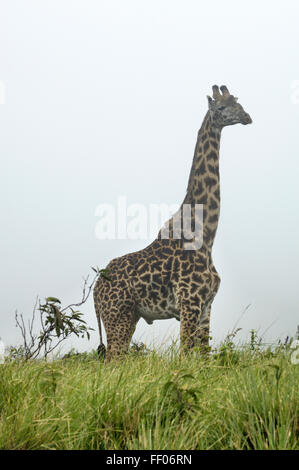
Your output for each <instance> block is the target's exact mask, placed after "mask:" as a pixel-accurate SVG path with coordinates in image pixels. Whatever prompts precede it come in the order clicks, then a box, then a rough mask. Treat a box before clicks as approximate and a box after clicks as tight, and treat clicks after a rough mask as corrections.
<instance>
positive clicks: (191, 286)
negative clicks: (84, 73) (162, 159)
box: [94, 86, 251, 360]
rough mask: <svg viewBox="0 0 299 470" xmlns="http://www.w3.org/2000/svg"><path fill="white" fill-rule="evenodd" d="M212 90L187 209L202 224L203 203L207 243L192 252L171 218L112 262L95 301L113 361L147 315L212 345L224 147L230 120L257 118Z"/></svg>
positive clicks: (190, 339)
mask: <svg viewBox="0 0 299 470" xmlns="http://www.w3.org/2000/svg"><path fill="white" fill-rule="evenodd" d="M221 90H222V91H223V95H221V94H220V92H219V89H218V87H217V86H214V87H213V97H214V100H212V99H211V98H210V97H208V98H209V111H208V112H207V114H206V116H205V119H204V121H203V124H202V126H201V128H200V130H199V133H198V138H197V143H196V147H195V153H194V158H193V164H192V168H191V173H190V177H189V183H188V188H187V193H186V197H185V199H184V201H183V204H182V206H181V208H180V209H179V212H178V213H180V214H182V211H183V206H184V205H189V207H190V208H191V225H192V226H193V229H194V226H195V227H196V223H195V222H196V220H195V214H196V212H195V207H196V205H197V204H202V205H203V235H202V244H201V246H200V247H195V248H194V249H190V248H189V249H186V247H187V246H188V245H187V243H190V240H189V239H188V240H187V239H186V238H184V236H185V235H186V233H185V232H184V234H183V232H182V231H180V233H181V234H182V236H181V238H178V237H177V234H176V236H174V216H173V217H172V218H171V219H170V221H169V229H170V230H169V237H168V239H164V238H163V235H162V233H163V232H161V230H160V232H159V235H158V237H157V239H156V240H154V241H153V243H151V244H150V245H149V246H147V247H146V248H145V249H143V250H140V251H137V252H135V253H129V254H127V255H124V256H121V257H120V258H116V259H114V260H112V261H111V262H110V263H109V265H108V266H107V273H108V277H109V280H108V279H105V278H103V277H100V278H99V279H98V281H97V283H96V285H95V289H94V300H95V309H96V313H97V318H98V322H99V328H100V327H101V324H100V321H101V319H102V321H103V323H104V326H105V329H106V334H107V360H110V359H111V358H113V357H117V356H119V355H121V354H122V353H124V352H126V351H127V349H128V346H129V343H130V340H131V338H132V335H133V332H134V330H135V327H136V324H137V322H138V320H139V319H140V318H144V319H145V320H146V321H147V323H149V324H151V323H152V322H153V321H154V320H162V319H168V318H176V319H177V320H179V321H180V337H181V344H182V345H183V346H184V347H185V348H186V349H189V348H192V347H193V346H195V345H196V344H199V343H200V344H201V345H202V346H204V347H205V346H207V345H208V340H209V325H210V310H211V304H212V302H213V299H214V297H215V295H216V293H217V290H218V288H219V284H220V278H219V275H218V273H217V271H216V269H215V267H214V265H213V261H212V256H211V250H212V246H213V242H214V238H215V234H216V230H217V225H218V219H219V210H220V188H219V146H220V136H221V130H222V128H223V127H224V126H226V125H231V124H236V123H237V122H241V123H243V124H248V123H250V122H251V118H250V116H249V115H248V114H247V113H245V111H244V110H243V108H242V106H241V105H239V104H237V102H236V99H235V98H234V97H233V96H232V95H230V94H229V93H228V90H227V88H226V87H221Z"/></svg>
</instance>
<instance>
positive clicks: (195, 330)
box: [177, 292, 204, 351]
mask: <svg viewBox="0 0 299 470" xmlns="http://www.w3.org/2000/svg"><path fill="white" fill-rule="evenodd" d="M203 305H204V304H203V301H202V299H201V298H200V297H197V296H192V297H190V296H188V295H187V293H186V292H180V293H179V294H178V300H177V308H178V309H179V311H180V341H181V351H187V350H190V349H192V348H194V347H195V346H198V344H199V333H200V331H199V319H200V317H201V315H202V311H203Z"/></svg>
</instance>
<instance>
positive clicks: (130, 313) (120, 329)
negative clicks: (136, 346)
mask: <svg viewBox="0 0 299 470" xmlns="http://www.w3.org/2000/svg"><path fill="white" fill-rule="evenodd" d="M138 320H139V317H138V316H137V315H136V314H135V312H134V309H133V308H132V309H130V310H124V309H121V310H118V311H117V312H116V311H114V312H110V313H109V315H107V316H104V318H103V323H104V326H105V330H106V336H107V352H106V358H105V362H109V361H111V359H117V358H120V357H121V356H123V355H124V354H125V353H126V352H127V351H128V349H129V345H130V341H131V339H132V336H133V333H134V331H135V328H136V324H137V322H138Z"/></svg>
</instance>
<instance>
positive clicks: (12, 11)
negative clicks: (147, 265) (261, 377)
mask: <svg viewBox="0 0 299 470" xmlns="http://www.w3.org/2000/svg"><path fill="white" fill-rule="evenodd" d="M0 11H1V14H0V81H1V83H3V84H4V85H5V102H4V103H3V104H1V105H0V121H1V122H0V155H1V167H2V171H1V176H0V178H1V182H0V188H1V201H0V204H1V207H0V210H1V245H0V250H1V254H0V256H1V274H0V275H1V311H0V321H1V326H0V336H1V337H2V339H3V340H4V342H5V343H6V344H15V343H16V342H17V341H18V339H19V336H18V331H17V330H16V328H15V326H14V311H15V309H18V311H19V312H23V313H24V315H25V316H27V315H28V316H30V314H31V310H32V307H33V304H34V301H35V298H36V296H37V295H39V296H40V297H41V298H44V297H46V296H50V295H52V296H56V297H59V298H60V299H61V300H62V301H63V303H64V304H66V303H68V302H70V301H73V300H74V301H77V300H78V299H79V298H80V296H81V290H80V287H81V284H82V276H85V275H86V274H88V273H89V272H91V271H90V266H95V265H98V266H99V267H104V266H105V265H106V264H107V263H108V262H109V260H110V259H112V258H114V257H116V256H119V255H122V254H125V253H127V252H130V251H135V250H137V249H141V248H143V247H144V246H146V245H147V244H148V243H149V242H150V241H151V240H137V241H132V240H119V241H117V240H116V241H99V240H97V239H96V237H95V226H96V222H97V218H96V217H95V209H96V207H97V206H98V205H99V204H100V203H104V202H106V203H107V202H108V203H113V204H115V203H116V202H117V197H118V196H120V195H125V196H126V197H127V200H128V204H132V203H142V204H145V205H148V204H150V203H157V204H160V203H162V202H164V203H168V204H173V203H181V202H182V200H183V198H184V195H185V191H186V187H187V182H188V176H189V171H190V167H191V162H192V157H193V150H194V146H195V141H196V135H197V131H198V129H199V127H200V125H201V123H202V120H203V117H204V115H205V113H206V110H207V100H206V95H207V94H211V86H212V85H213V84H214V83H217V84H219V85H221V84H226V85H227V86H228V88H229V90H230V91H231V93H232V94H234V95H235V96H238V97H239V102H240V103H241V104H242V105H243V106H244V108H245V109H246V111H248V112H249V113H250V115H251V117H252V119H253V124H252V125H251V126H241V125H238V126H233V127H230V128H226V129H224V131H223V134H222V142H221V154H220V172H221V197H222V201H221V204H222V205H221V217H220V224H219V228H218V232H217V236H216V241H215V245H214V251H213V257H214V262H215V265H216V268H217V270H218V272H219V274H220V276H221V278H222V283H221V287H220V290H219V292H218V294H217V296H216V299H215V301H214V304H213V309H212V323H211V326H212V331H211V333H212V336H213V337H214V338H215V340H216V341H217V340H221V339H223V337H224V336H225V335H226V334H227V333H228V332H229V331H230V330H231V329H232V327H233V326H234V324H235V322H236V321H237V319H238V318H239V317H240V315H241V313H242V311H243V309H244V308H245V307H246V305H248V304H249V303H250V304H251V307H250V309H249V310H248V311H247V313H246V314H245V315H244V317H243V318H242V319H241V321H240V324H239V325H238V326H240V327H242V328H243V331H242V334H241V335H240V338H242V335H243V337H244V338H245V337H246V335H247V336H248V332H249V330H250V329H251V328H255V329H259V331H260V333H262V332H263V331H264V330H265V329H266V328H268V327H269V326H270V325H271V324H272V323H273V322H274V325H273V326H272V327H271V328H270V329H269V331H268V333H267V335H266V338H267V339H268V340H275V339H276V338H278V337H281V338H284V337H285V336H286V335H294V334H295V331H296V327H297V324H299V313H298V280H299V279H298V278H299V276H298V258H299V256H298V255H299V248H298V239H299V211H298V200H299V190H298V178H299V171H298V170H299V159H298V142H297V139H298V120H299V103H298V104H297V103H296V98H298V97H299V93H297V95H296V91H294V90H293V89H292V84H294V82H295V81H296V80H299V61H298V59H299V57H298V39H299V38H298V36H299V34H298V17H299V5H298V2H296V1H291V0H285V1H283V2H282V1H273V0H272V1H266V0H264V1H263V2H261V1H250V2H247V3H245V2H240V1H233V0H230V1H226V2H223V1H220V0H219V1H214V2H199V1H195V0H188V1H174V0H151V1H142V0H135V1H134V0H126V1H121V0H118V1H116V0H107V1H103V0H99V1H91V0H87V1H86V0H84V1H82V0H72V1H70V0H68V1H67V0H59V1H58V0H51V1H47V0H42V1H41V0H38V1H33V0H26V1H21V0H9V1H8V0H6V1H5V0H2V1H0ZM298 101H299V100H298ZM83 311H84V313H85V319H86V321H87V322H88V324H89V325H90V326H92V327H94V328H95V329H96V331H95V332H93V333H92V336H91V341H90V342H84V341H82V340H80V341H76V340H72V341H71V342H70V343H69V345H73V346H75V347H76V348H78V349H85V348H88V349H91V348H92V347H96V346H97V344H98V331H97V323H96V317H95V312H94V308H93V303H92V301H91V302H89V303H88V304H87V305H85V306H84V308H83ZM178 331H179V323H178V322H176V321H175V320H171V321H160V322H155V323H154V325H153V326H148V325H147V324H145V322H144V321H143V320H140V322H139V324H138V327H137V331H136V333H135V338H136V339H137V340H143V341H146V342H150V341H152V340H153V339H155V341H156V343H157V342H158V343H159V341H161V340H162V338H165V337H167V336H168V335H169V332H171V333H173V334H174V335H177V334H178Z"/></svg>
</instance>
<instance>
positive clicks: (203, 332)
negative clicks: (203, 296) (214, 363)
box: [198, 297, 214, 353]
mask: <svg viewBox="0 0 299 470" xmlns="http://www.w3.org/2000/svg"><path fill="white" fill-rule="evenodd" d="M213 300H214V297H212V298H211V299H209V300H208V301H207V302H206V304H205V305H204V307H203V309H202V314H201V316H200V318H199V325H198V330H199V332H198V340H199V343H200V346H201V349H202V352H203V353H206V352H208V351H209V340H210V317H211V306H212V302H213Z"/></svg>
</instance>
